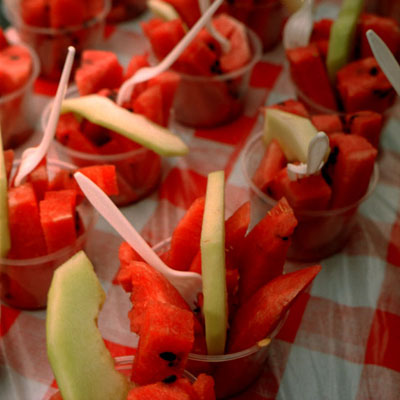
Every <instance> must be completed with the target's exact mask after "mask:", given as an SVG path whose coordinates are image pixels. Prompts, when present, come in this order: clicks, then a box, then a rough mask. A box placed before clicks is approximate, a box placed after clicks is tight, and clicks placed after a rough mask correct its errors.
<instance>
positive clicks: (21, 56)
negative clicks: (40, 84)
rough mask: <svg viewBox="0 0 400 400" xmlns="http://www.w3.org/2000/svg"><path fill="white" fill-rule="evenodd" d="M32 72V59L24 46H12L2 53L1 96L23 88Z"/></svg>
mask: <svg viewBox="0 0 400 400" xmlns="http://www.w3.org/2000/svg"><path fill="white" fill-rule="evenodd" d="M31 72H32V58H31V54H30V53H29V50H28V49H27V48H25V47H23V46H18V45H11V46H8V47H6V48H5V49H3V50H2V51H0V96H4V95H6V94H9V93H12V92H14V91H16V90H18V89H20V88H22V87H23V86H24V85H25V84H26V83H27V82H28V80H29V78H30V76H31Z"/></svg>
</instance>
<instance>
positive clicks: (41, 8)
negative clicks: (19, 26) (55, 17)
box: [20, 0, 50, 27]
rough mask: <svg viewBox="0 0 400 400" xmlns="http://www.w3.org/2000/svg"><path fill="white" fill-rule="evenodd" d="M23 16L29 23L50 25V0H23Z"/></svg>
mask: <svg viewBox="0 0 400 400" xmlns="http://www.w3.org/2000/svg"><path fill="white" fill-rule="evenodd" d="M20 10H21V18H22V20H23V21H24V22H25V23H26V24H27V25H33V26H40V27H47V26H49V25H50V7H49V1H48V0H21V6H20Z"/></svg>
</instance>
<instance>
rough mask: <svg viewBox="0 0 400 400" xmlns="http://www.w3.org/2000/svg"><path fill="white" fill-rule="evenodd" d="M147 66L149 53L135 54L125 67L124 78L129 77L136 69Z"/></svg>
mask: <svg viewBox="0 0 400 400" xmlns="http://www.w3.org/2000/svg"><path fill="white" fill-rule="evenodd" d="M148 66H149V55H148V54H147V53H146V54H135V55H134V56H133V57H132V58H131V59H130V61H129V64H128V67H127V68H126V71H125V75H124V80H127V79H129V78H130V77H131V76H133V75H134V74H135V73H136V71H138V70H139V69H140V68H143V67H148Z"/></svg>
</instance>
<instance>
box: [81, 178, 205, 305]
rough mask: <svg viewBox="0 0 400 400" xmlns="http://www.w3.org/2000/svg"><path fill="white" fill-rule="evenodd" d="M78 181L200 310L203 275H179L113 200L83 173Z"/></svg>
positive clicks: (99, 208) (126, 237)
mask: <svg viewBox="0 0 400 400" xmlns="http://www.w3.org/2000/svg"><path fill="white" fill-rule="evenodd" d="M74 177H75V179H76V181H77V182H78V185H79V187H80V188H81V189H82V191H83V193H84V194H85V196H86V198H87V199H88V200H89V202H90V203H91V204H92V205H93V207H94V208H95V209H96V210H97V211H98V212H99V213H100V215H102V216H103V218H104V219H105V220H106V221H107V222H108V223H109V224H110V225H111V226H112V227H113V228H114V229H115V230H116V231H117V232H118V233H119V234H120V235H121V237H122V238H123V239H124V240H125V241H126V242H128V243H129V245H130V246H131V247H132V248H133V249H135V250H136V251H137V252H138V254H139V255H140V256H141V257H142V258H143V260H145V261H146V263H148V264H149V265H151V266H152V267H153V268H155V269H156V270H157V271H159V272H160V273H161V274H163V275H164V276H165V277H166V278H167V279H168V280H169V281H170V282H171V284H172V285H173V286H175V288H176V289H177V290H178V291H179V293H180V294H181V295H182V296H183V298H184V299H185V300H186V302H187V303H188V304H189V306H190V307H191V308H192V309H194V308H195V307H196V306H197V305H196V303H197V295H198V293H200V292H201V291H202V279H201V275H199V274H197V273H196V272H186V271H177V270H174V269H172V268H170V267H169V266H168V265H166V264H165V263H164V262H163V261H162V260H161V258H160V257H159V256H158V255H157V254H156V253H155V251H154V250H153V249H152V248H151V247H150V245H149V244H148V243H147V242H146V241H145V240H144V239H143V238H142V236H141V235H140V234H139V232H137V230H136V229H135V228H134V227H133V226H132V225H131V224H130V222H129V221H128V220H127V218H126V217H125V216H124V215H123V214H122V212H121V211H120V210H119V209H118V207H117V206H116V205H115V204H114V203H113V202H112V200H111V199H110V198H109V197H108V196H107V195H106V194H105V193H104V192H103V191H102V190H101V189H100V188H99V187H98V186H97V185H96V184H95V183H94V182H93V181H91V180H90V179H89V178H87V177H86V176H85V175H83V174H82V173H81V172H75V174H74Z"/></svg>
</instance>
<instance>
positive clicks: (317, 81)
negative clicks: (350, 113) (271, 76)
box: [286, 44, 337, 110]
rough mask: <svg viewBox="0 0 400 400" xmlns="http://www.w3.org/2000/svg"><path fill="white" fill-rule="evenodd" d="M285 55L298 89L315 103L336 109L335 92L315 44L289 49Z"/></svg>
mask: <svg viewBox="0 0 400 400" xmlns="http://www.w3.org/2000/svg"><path fill="white" fill-rule="evenodd" d="M286 56H287V58H288V60H289V64H290V72H291V75H292V78H293V80H294V82H295V83H296V85H297V86H298V87H299V89H300V90H301V91H302V92H303V93H304V94H305V95H306V96H307V97H309V98H310V99H311V100H313V101H314V102H316V103H317V104H320V105H322V106H324V107H326V108H329V109H331V110H336V108H337V105H336V100H335V94H334V92H333V90H332V87H331V84H330V81H329V78H328V74H327V72H326V69H325V65H324V63H323V61H322V58H321V57H320V53H319V51H318V48H317V47H316V46H315V44H310V45H308V46H306V47H298V48H295V49H289V50H287V51H286ZM310 77H312V79H310Z"/></svg>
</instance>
